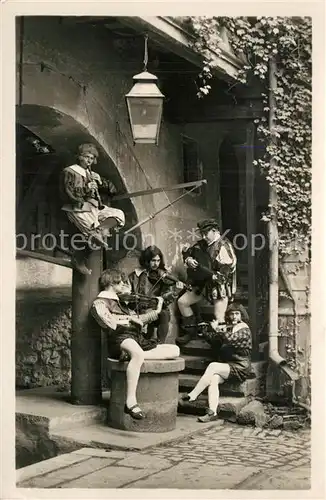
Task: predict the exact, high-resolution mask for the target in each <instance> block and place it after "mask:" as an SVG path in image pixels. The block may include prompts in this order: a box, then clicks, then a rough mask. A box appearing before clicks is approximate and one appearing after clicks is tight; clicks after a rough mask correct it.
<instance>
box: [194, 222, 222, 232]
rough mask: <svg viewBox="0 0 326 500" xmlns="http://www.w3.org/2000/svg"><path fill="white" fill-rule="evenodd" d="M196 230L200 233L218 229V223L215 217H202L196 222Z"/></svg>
mask: <svg viewBox="0 0 326 500" xmlns="http://www.w3.org/2000/svg"><path fill="white" fill-rule="evenodd" d="M197 228H198V231H200V232H201V233H203V232H205V231H209V230H210V229H219V224H218V222H217V221H216V220H215V219H204V220H202V221H200V222H198V224H197Z"/></svg>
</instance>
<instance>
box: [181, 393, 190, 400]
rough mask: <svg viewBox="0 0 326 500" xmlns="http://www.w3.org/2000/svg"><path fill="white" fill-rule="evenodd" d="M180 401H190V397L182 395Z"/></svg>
mask: <svg viewBox="0 0 326 500" xmlns="http://www.w3.org/2000/svg"><path fill="white" fill-rule="evenodd" d="M181 401H190V396H189V394H183V395H182V396H181Z"/></svg>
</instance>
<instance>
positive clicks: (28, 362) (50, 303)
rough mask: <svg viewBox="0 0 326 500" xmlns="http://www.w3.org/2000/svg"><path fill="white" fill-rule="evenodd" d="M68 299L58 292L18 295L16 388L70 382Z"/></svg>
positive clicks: (35, 292)
mask: <svg viewBox="0 0 326 500" xmlns="http://www.w3.org/2000/svg"><path fill="white" fill-rule="evenodd" d="M70 334H71V299H70V297H69V295H68V294H67V293H66V291H61V293H59V289H56V291H53V290H51V289H49V290H47V291H46V290H42V289H41V290H34V291H25V292H18V294H17V301H16V385H17V387H19V388H31V387H39V386H47V385H59V386H64V385H66V384H68V383H69V382H70Z"/></svg>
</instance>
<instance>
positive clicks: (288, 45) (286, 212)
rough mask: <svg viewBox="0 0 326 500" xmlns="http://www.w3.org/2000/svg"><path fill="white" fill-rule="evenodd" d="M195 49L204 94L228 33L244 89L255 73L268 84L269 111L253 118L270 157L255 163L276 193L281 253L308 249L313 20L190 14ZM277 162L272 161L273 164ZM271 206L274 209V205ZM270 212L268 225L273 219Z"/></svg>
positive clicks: (265, 108)
mask: <svg viewBox="0 0 326 500" xmlns="http://www.w3.org/2000/svg"><path fill="white" fill-rule="evenodd" d="M185 21H186V23H187V24H188V27H189V28H190V30H191V31H192V33H193V34H194V42H193V47H194V49H195V50H196V51H197V52H198V53H200V54H201V55H202V56H203V59H204V65H203V69H202V71H201V73H200V75H199V82H200V83H199V86H198V97H199V98H202V97H204V96H205V95H207V94H208V93H209V92H210V90H211V80H212V78H213V75H214V71H213V67H214V58H215V57H216V54H217V55H219V54H220V52H221V49H220V43H221V41H222V39H223V32H224V33H225V32H226V33H227V35H228V40H229V42H230V45H231V47H232V49H233V51H234V53H235V54H237V55H238V56H240V57H241V58H242V59H243V61H244V65H243V68H242V69H241V70H240V71H239V72H238V75H237V80H238V82H239V84H245V83H246V82H247V79H248V76H249V75H255V76H256V77H257V78H258V79H259V80H260V82H261V83H262V89H263V91H262V93H261V98H262V102H263V112H262V116H261V118H260V119H258V120H255V123H256V125H257V135H258V139H259V140H260V141H263V142H264V143H265V146H266V147H265V154H264V156H263V157H262V158H259V159H256V160H255V162H254V163H255V165H257V166H259V167H260V169H261V171H262V172H263V174H264V175H265V177H266V179H267V181H268V182H269V184H270V185H271V186H273V187H274V189H275V190H276V192H277V196H278V201H277V206H276V214H277V224H278V228H279V249H280V253H281V254H287V253H289V252H290V251H293V242H295V244H296V247H297V248H299V249H300V248H302V247H304V248H306V247H307V245H309V244H310V235H311V143H312V134H311V112H312V111H311V95H312V89H311V85H312V78H311V71H312V68H311V55H312V23H311V18H308V17H301V18H299V17H252V18H249V17H237V18H228V17H210V18H208V17H189V18H187V19H186V20H185ZM271 60H273V61H275V66H276V71H275V75H274V76H275V79H276V88H275V90H273V91H272V90H271V88H270V82H269V62H270V61H271ZM271 93H272V96H273V100H274V131H273V134H274V135H273V138H274V140H273V141H272V140H271V131H270V129H269V125H268V124H269V113H270V107H269V106H270V99H269V98H270V95H271ZM272 158H273V159H274V161H273V162H271V159H272ZM269 208H270V207H269ZM270 217H271V213H270V211H269V210H267V212H266V213H264V214H262V219H263V220H264V221H268V220H270Z"/></svg>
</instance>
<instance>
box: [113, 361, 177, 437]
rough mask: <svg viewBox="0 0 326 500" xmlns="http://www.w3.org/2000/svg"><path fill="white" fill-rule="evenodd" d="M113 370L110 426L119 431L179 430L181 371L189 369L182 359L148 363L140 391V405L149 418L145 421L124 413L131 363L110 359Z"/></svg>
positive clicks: (143, 372)
mask: <svg viewBox="0 0 326 500" xmlns="http://www.w3.org/2000/svg"><path fill="white" fill-rule="evenodd" d="M108 364H109V368H110V370H111V375H110V376H111V397H110V403H109V410H108V424H109V425H110V426H111V427H115V428H117V429H123V430H127V431H138V432H167V431H172V430H173V429H175V427H176V420H177V408H178V393H179V377H178V374H179V371H182V370H183V369H184V367H185V361H184V359H182V358H177V359H171V360H145V361H144V363H143V365H142V367H141V372H140V377H139V382H138V387H137V402H138V404H139V406H140V408H141V409H142V410H143V412H144V414H145V418H144V419H142V420H136V419H133V418H132V417H131V416H130V415H128V414H126V413H124V406H125V402H126V369H127V366H128V363H127V362H126V363H121V362H119V361H117V360H114V359H110V358H109V359H108Z"/></svg>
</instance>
